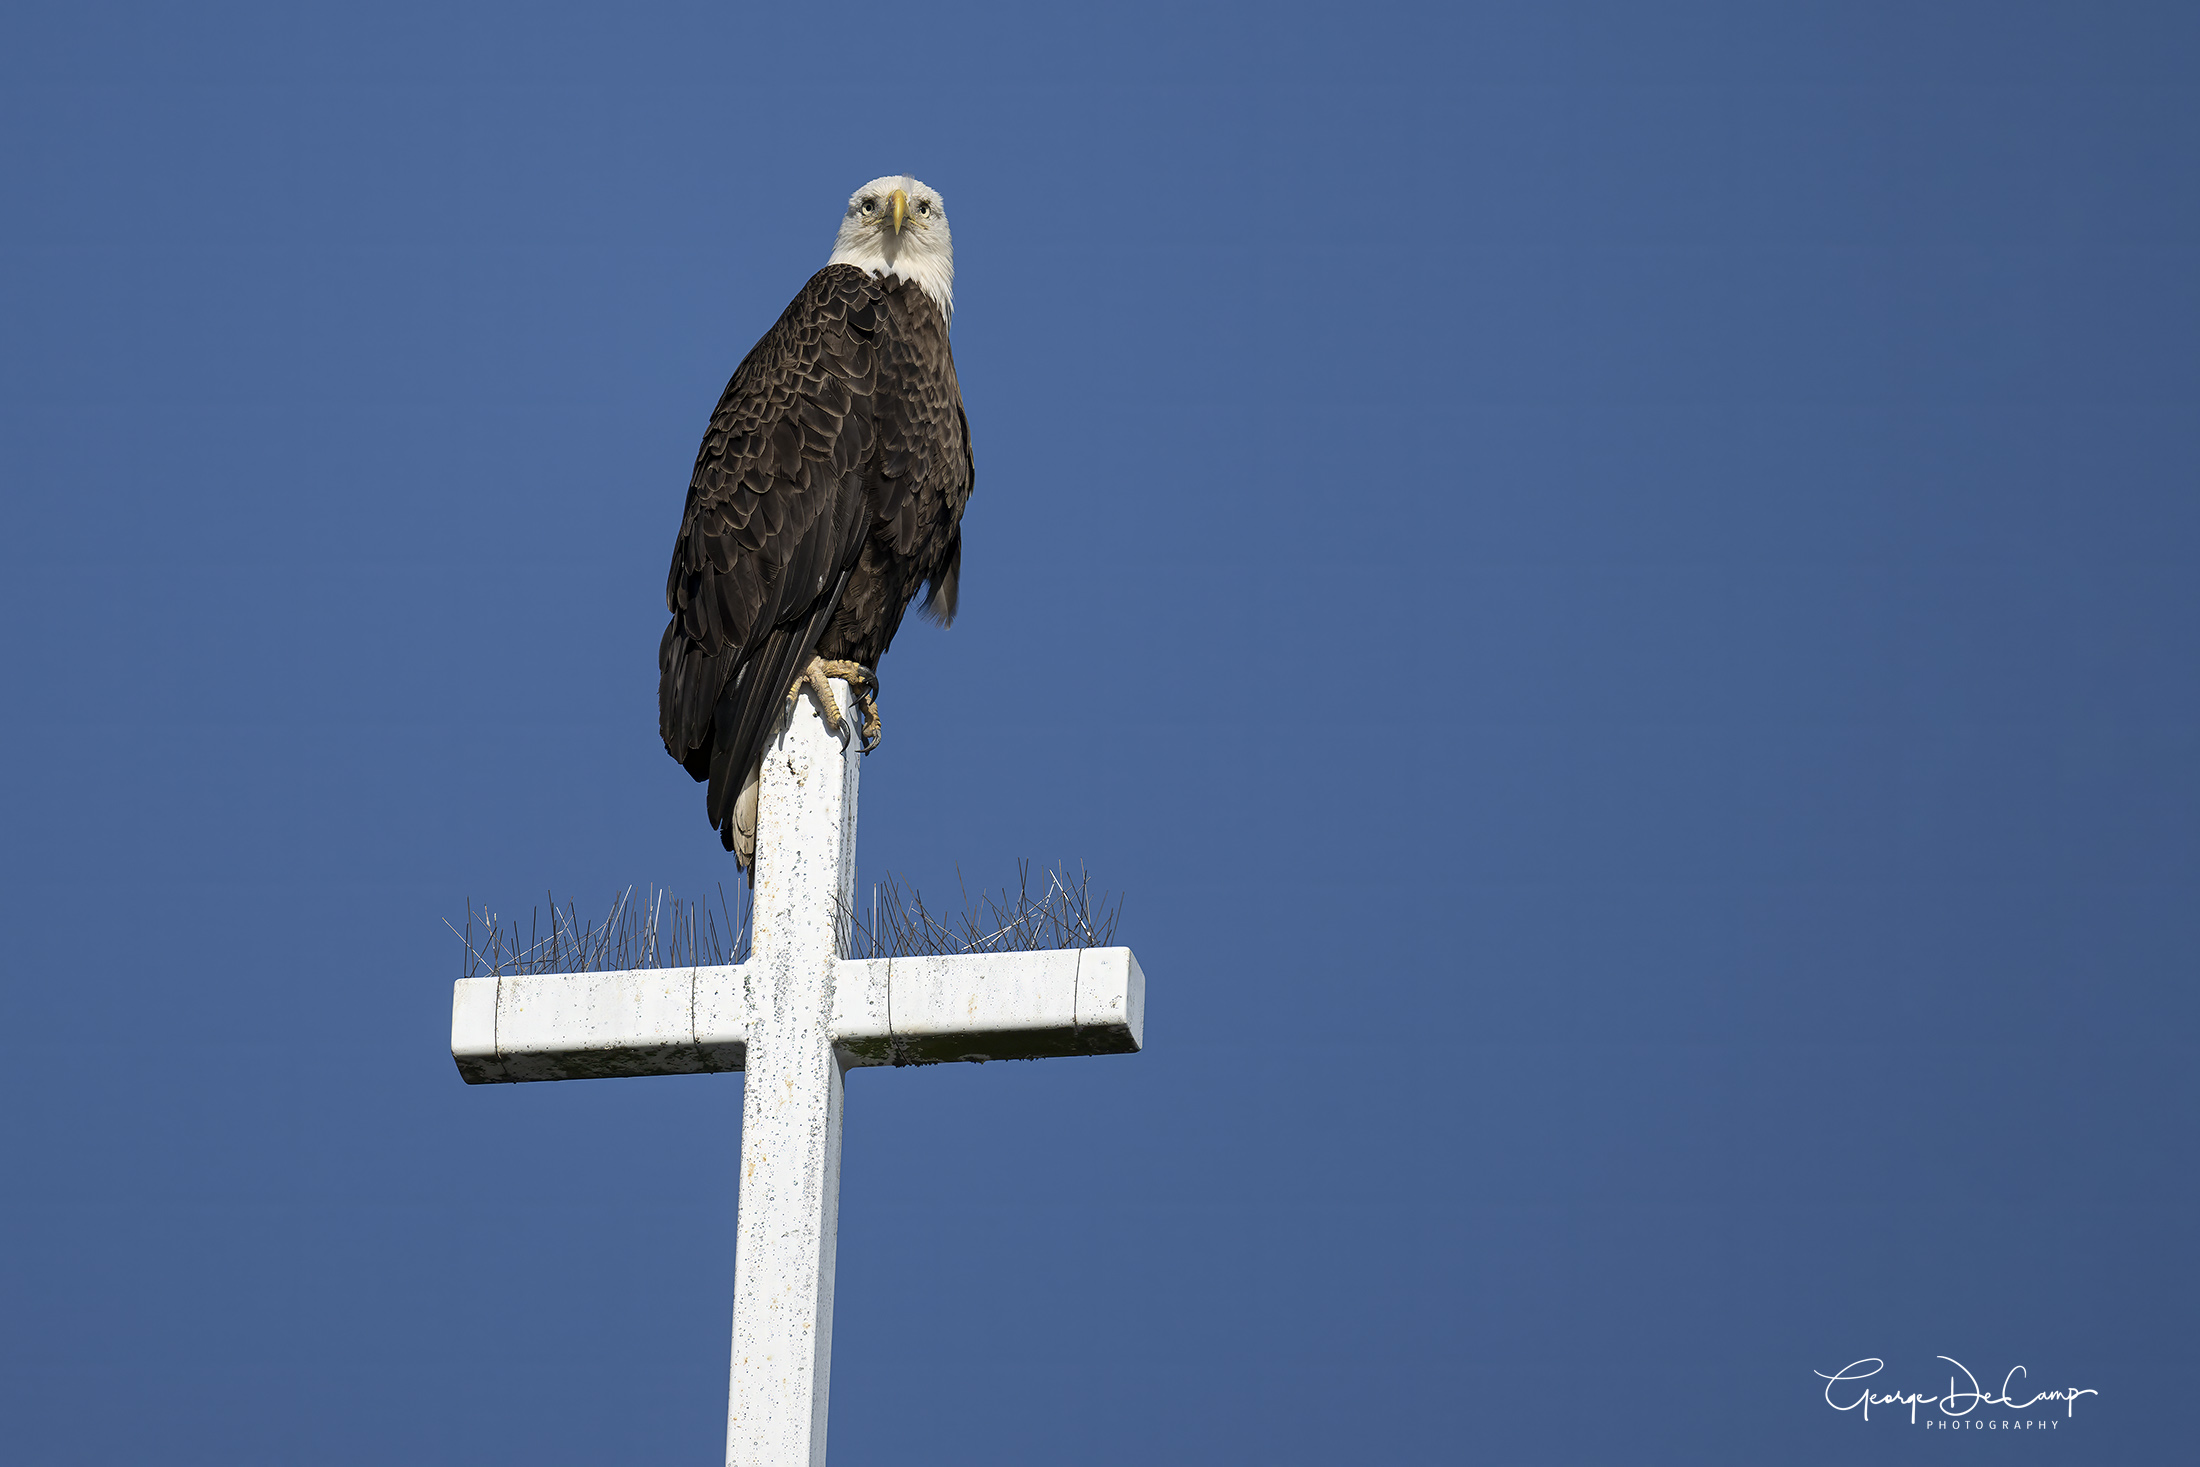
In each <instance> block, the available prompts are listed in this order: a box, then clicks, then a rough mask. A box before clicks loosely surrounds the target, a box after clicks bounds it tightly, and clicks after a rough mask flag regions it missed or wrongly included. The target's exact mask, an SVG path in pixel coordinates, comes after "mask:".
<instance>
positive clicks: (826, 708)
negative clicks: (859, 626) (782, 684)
mask: <svg viewBox="0 0 2200 1467" xmlns="http://www.w3.org/2000/svg"><path fill="white" fill-rule="evenodd" d="M836 677H837V678H839V679H840V680H841V681H843V682H845V683H847V685H848V687H849V689H850V691H851V692H853V693H854V694H855V702H856V707H857V708H859V709H861V710H862V712H863V731H862V734H861V735H860V737H861V738H862V740H863V747H862V748H861V750H860V751H859V752H861V753H865V754H868V753H870V752H871V751H872V750H873V749H875V748H877V747H878V744H879V717H878V674H876V673H874V672H872V671H871V669H869V668H868V667H865V666H864V665H863V664H862V663H860V662H843V661H839V660H837V659H835V660H830V661H829V660H827V659H826V658H823V657H812V658H811V659H810V665H809V666H808V667H805V668H804V669H802V676H801V677H799V678H796V679H795V684H794V686H793V687H792V688H790V689H788V690H787V696H789V697H793V696H794V695H795V694H796V693H798V692H800V691H801V690H802V689H803V687H805V686H807V687H808V688H809V690H810V691H811V692H813V693H815V694H816V695H817V707H818V711H819V712H821V713H823V714H824V715H825V726H826V727H827V728H829V729H831V730H832V731H833V732H834V733H839V732H840V731H841V725H842V722H843V720H842V718H841V714H840V704H839V702H838V701H837V700H835V699H834V697H833V688H832V683H831V682H830V681H829V679H832V678H836Z"/></svg>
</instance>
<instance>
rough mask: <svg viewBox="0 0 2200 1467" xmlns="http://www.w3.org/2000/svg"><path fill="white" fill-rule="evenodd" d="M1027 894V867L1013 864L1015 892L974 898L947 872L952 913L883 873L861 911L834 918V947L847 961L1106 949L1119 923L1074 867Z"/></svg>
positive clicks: (1117, 905) (1110, 905)
mask: <svg viewBox="0 0 2200 1467" xmlns="http://www.w3.org/2000/svg"><path fill="white" fill-rule="evenodd" d="M1040 874H1041V876H1042V877H1043V878H1044V885H1042V886H1041V887H1040V889H1039V893H1038V895H1036V896H1034V895H1033V894H1032V891H1031V885H1032V883H1031V863H1030V862H1029V861H1018V862H1017V863H1016V890H1015V891H1014V893H1011V892H1010V891H1009V889H1008V888H1007V887H1005V886H1004V887H1002V888H1001V889H1000V891H999V892H998V893H995V892H992V891H986V890H980V891H979V892H978V893H977V894H976V895H975V896H973V895H972V894H971V892H970V889H969V888H968V887H967V886H965V885H964V884H963V879H962V870H961V868H960V867H957V868H956V871H955V886H956V889H957V893H958V894H959V895H960V897H961V898H962V907H961V910H960V911H944V912H935V911H933V910H932V909H931V908H929V907H927V906H926V905H925V902H924V896H923V894H922V893H920V892H919V891H918V890H917V888H916V884H915V883H914V882H908V883H904V881H903V880H902V879H901V878H899V877H896V876H893V875H891V874H889V875H888V876H887V877H886V878H885V879H884V880H883V881H879V882H875V883H873V884H872V886H871V893H870V895H871V902H870V910H869V912H868V913H864V912H843V913H841V921H842V930H843V937H842V941H841V946H842V948H843V950H844V951H846V952H847V954H848V956H849V957H851V958H913V957H937V956H946V955H952V954H956V953H1021V952H1043V951H1050V950H1053V949H1058V948H1075V947H1110V946H1113V945H1114V941H1115V928H1116V924H1117V923H1118V922H1120V921H1121V920H1122V916H1123V898H1122V897H1121V896H1119V895H1118V896H1115V897H1114V898H1112V899H1111V898H1110V896H1109V894H1108V893H1107V892H1101V893H1100V894H1099V896H1097V897H1095V896H1094V895H1093V892H1092V876H1091V873H1089V872H1087V871H1086V870H1085V867H1084V863H1082V862H1079V863H1078V867H1077V875H1076V877H1075V878H1074V879H1072V878H1071V876H1070V874H1069V868H1068V867H1067V866H1057V867H1055V868H1054V869H1053V870H1050V871H1045V872H1042V873H1040Z"/></svg>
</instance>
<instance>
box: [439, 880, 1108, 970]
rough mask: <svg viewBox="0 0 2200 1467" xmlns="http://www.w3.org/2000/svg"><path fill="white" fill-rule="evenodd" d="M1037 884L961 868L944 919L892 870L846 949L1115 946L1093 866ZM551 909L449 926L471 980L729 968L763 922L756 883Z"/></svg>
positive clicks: (851, 916) (490, 915)
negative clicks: (985, 882) (982, 879)
mask: <svg viewBox="0 0 2200 1467" xmlns="http://www.w3.org/2000/svg"><path fill="white" fill-rule="evenodd" d="M1031 876H1032V872H1031V863H1030V862H1029V861H1027V860H1025V861H1018V862H1017V863H1016V888H1015V890H1014V891H1013V892H1011V891H1010V890H1009V888H1008V887H1006V886H1003V887H1002V888H1001V889H1000V890H999V891H998V892H994V891H990V890H983V889H981V890H980V891H979V892H977V894H976V895H972V894H971V892H970V890H969V888H968V887H967V886H965V885H964V884H963V879H962V872H961V869H960V868H957V870H956V872H955V884H956V888H957V892H958V894H959V895H960V897H961V899H962V905H961V909H960V910H959V911H952V910H943V911H934V910H933V909H932V908H930V907H929V906H927V905H926V904H925V900H924V897H923V894H922V893H921V892H919V891H918V890H917V887H916V884H915V883H914V882H912V881H908V880H907V879H906V878H903V877H899V876H895V875H893V874H891V873H889V874H888V875H887V876H886V877H885V878H883V879H882V880H880V881H876V882H873V883H872V884H871V888H870V902H869V908H868V910H867V911H843V912H841V914H840V918H841V932H842V937H841V948H842V951H844V952H845V953H847V955H848V956H849V957H851V958H903V957H930V956H938V955H947V954H955V953H1002V952H1041V951H1048V950H1052V949H1058V948H1079V947H1110V946H1113V945H1114V941H1115V929H1116V925H1117V923H1118V922H1119V921H1120V920H1121V919H1122V914H1123V899H1122V897H1121V896H1115V897H1113V898H1112V899H1111V897H1110V895H1109V894H1108V893H1106V892H1102V893H1100V894H1099V895H1098V896H1097V897H1095V896H1094V895H1093V892H1092V878H1091V875H1090V873H1088V872H1087V871H1086V870H1085V868H1084V866H1083V864H1082V863H1080V864H1079V865H1078V868H1077V874H1076V876H1075V877H1074V878H1072V877H1071V875H1070V873H1069V868H1068V867H1067V866H1066V865H1064V866H1057V867H1055V868H1054V869H1052V870H1048V871H1044V872H1041V873H1040V876H1041V878H1042V885H1041V886H1040V889H1039V892H1038V894H1037V895H1036V896H1035V895H1033V893H1032V890H1031V887H1032V881H1031ZM547 900H548V902H549V909H548V916H547V918H545V915H544V909H543V908H541V907H535V908H533V909H532V910H530V911H529V913H528V917H527V924H526V927H525V930H524V931H523V930H522V928H521V926H520V922H519V919H518V918H516V917H515V918H512V919H510V920H509V921H507V920H505V919H503V918H500V917H499V916H498V915H497V914H496V913H495V912H493V911H491V910H490V909H489V908H488V907H487V906H483V907H481V908H480V909H479V910H476V909H475V907H474V905H473V902H472V900H471V899H470V898H469V899H468V901H467V904H466V925H465V926H464V927H463V928H461V927H458V926H456V925H454V924H452V923H450V922H447V921H446V922H445V923H444V924H443V925H444V926H446V927H449V928H450V929H451V932H452V934H453V935H454V936H456V937H457V938H458V940H459V942H460V944H461V945H462V946H463V948H464V964H463V966H464V971H463V972H462V974H461V975H460V976H462V977H466V978H485V977H487V978H501V977H506V976H524V975H528V974H535V973H592V972H621V971H626V970H631V969H635V968H694V967H720V966H723V965H725V964H729V963H738V962H741V961H743V960H744V959H746V958H747V957H748V955H749V939H750V935H751V931H752V927H753V923H754V920H755V914H754V912H753V911H752V910H751V908H750V905H749V890H748V886H747V883H745V882H744V883H737V884H736V885H735V888H734V891H733V895H732V897H731V898H730V899H729V898H728V896H727V894H726V888H725V886H724V885H723V884H722V883H721V884H720V885H719V887H718V902H717V905H716V906H715V907H713V906H712V905H711V904H710V903H709V902H707V901H706V902H689V901H685V900H683V899H681V898H679V897H676V896H673V895H671V894H670V893H668V892H666V891H664V890H663V889H662V888H659V887H655V886H651V887H644V888H640V889H639V892H637V888H635V887H631V886H630V887H627V888H626V889H625V890H624V891H620V892H617V893H615V894H614V895H613V896H612V898H611V909H610V911H609V912H608V913H606V914H605V916H604V918H603V920H602V921H600V922H598V921H594V920H593V919H589V920H584V919H583V918H582V917H581V915H580V911H579V908H578V907H576V906H575V905H574V904H573V903H571V902H567V903H566V904H565V905H564V906H562V907H561V906H559V905H558V901H557V898H556V897H555V896H550V897H548V898H547Z"/></svg>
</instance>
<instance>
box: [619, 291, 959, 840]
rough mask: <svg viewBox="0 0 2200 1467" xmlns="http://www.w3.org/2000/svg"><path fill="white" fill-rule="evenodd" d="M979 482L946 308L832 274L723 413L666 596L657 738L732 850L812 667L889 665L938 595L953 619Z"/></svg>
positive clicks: (748, 366) (698, 460) (732, 391)
mask: <svg viewBox="0 0 2200 1467" xmlns="http://www.w3.org/2000/svg"><path fill="white" fill-rule="evenodd" d="M971 483H972V477H971V467H970V425H969V423H968V422H967V420H966V419H965V418H964V416H963V409H962V390H961V388H960V387H959V386H958V385H957V384H956V381H955V359H954V355H953V353H952V352H951V351H950V350H949V349H948V341H947V320H946V318H945V316H944V315H943V314H942V313H941V311H940V309H939V307H938V306H937V305H935V304H934V303H933V301H932V299H931V298H930V297H929V296H927V295H926V294H925V293H924V291H922V290H921V289H919V288H918V287H917V286H916V285H914V284H909V283H905V282H904V281H902V280H900V279H897V278H895V277H892V276H886V277H880V276H874V275H870V274H867V273H866V272H864V271H863V270H860V269H858V268H856V267H855V266H853V265H828V266H827V267H826V268H824V269H823V270H820V271H819V272H818V273H817V274H816V275H814V276H812V277H811V278H810V282H809V284H807V285H805V286H804V287H803V288H802V292H801V293H800V294H799V295H797V296H796V297H795V298H794V302H793V304H791V305H789V306H788V307H787V309H786V312H785V314H783V315H782V316H781V317H780V318H779V320H778V322H777V323H776V324H775V325H774V326H773V327H772V328H771V330H769V331H767V332H765V333H764V338H763V340H761V341H759V342H757V344H756V346H755V348H754V349H753V350H751V351H750V352H749V354H748V356H747V357H746V358H744V359H743V360H742V362H741V365H740V366H739V367H738V368H737V369H735V371H734V374H733V380H732V381H731V382H729V383H728V384H727V385H726V391H725V395H724V396H723V397H721V398H720V399H719V400H718V407H717V410H716V411H715V412H713V413H712V414H711V420H710V430H709V431H708V432H707V433H705V434H704V435H703V446H702V448H701V450H700V451H699V452H698V453H697V454H696V456H695V473H694V476H693V477H692V478H691V479H690V480H689V484H688V495H687V510H686V513H685V514H683V515H682V516H681V520H680V535H679V539H678V540H677V541H676V542H675V543H674V545H673V549H672V569H671V573H670V574H669V575H668V576H667V577H666V580H665V607H666V609H667V610H668V611H670V612H671V613H672V620H671V623H670V624H669V625H667V626H666V628H665V635H664V641H663V642H662V644H661V645H660V646H659V648H658V654H657V665H658V672H659V680H658V687H657V706H658V725H659V731H660V732H661V733H662V734H663V736H664V741H665V750H666V752H668V753H670V754H671V755H672V757H673V758H675V759H677V760H679V761H680V763H681V764H683V765H684V766H686V768H687V771H688V773H690V774H692V775H693V776H695V778H696V779H698V780H708V781H709V782H710V793H709V800H708V811H709V814H710V821H711V824H712V825H713V826H714V827H716V828H717V829H718V831H719V832H720V835H721V837H722V838H723V840H724V842H725V844H726V848H727V849H728V850H735V849H737V841H736V829H735V812H734V804H735V800H736V797H737V795H738V794H739V793H740V790H741V787H742V784H743V783H744V781H745V780H747V779H748V778H749V776H750V774H751V772H752V771H753V770H754V769H755V767H756V765H757V761H758V760H759V759H760V758H761V757H762V755H763V751H764V745H765V743H766V742H767V741H768V740H769V739H770V737H771V735H772V730H773V726H774V725H775V724H776V723H777V721H778V717H779V713H780V710H781V709H782V708H783V707H784V706H785V704H786V700H787V690H788V687H789V686H790V685H791V684H792V683H793V682H794V680H795V678H796V677H797V676H799V675H800V674H801V672H802V670H803V668H804V667H806V666H807V665H808V664H809V660H810V658H811V657H813V656H822V657H826V658H839V659H846V660H849V661H852V662H858V663H862V664H864V665H865V666H868V667H876V666H877V665H878V660H879V658H880V657H881V656H883V655H884V654H885V652H886V649H887V647H888V645H890V644H891V643H892V642H893V640H894V633H895V631H896V630H897V629H898V628H899V627H900V625H901V619H902V614H903V613H904V612H905V611H906V610H907V609H908V606H909V602H910V600H911V598H912V597H913V596H914V595H915V594H916V591H917V588H918V587H919V586H920V585H922V584H924V583H926V582H929V583H930V591H929V593H928V594H927V596H926V598H925V609H926V611H928V612H929V613H931V614H932V615H934V616H936V617H937V618H938V619H939V620H940V621H942V622H946V621H949V620H951V619H952V618H953V617H954V614H955V593H956V578H957V571H958V569H959V568H960V565H961V561H962V529H961V523H962V512H963V505H964V504H965V503H966V502H967V501H968V500H969V498H970V489H971ZM740 853H741V855H742V857H743V863H744V864H746V863H747V859H748V854H749V853H748V852H747V851H746V850H742V851H741V852H740Z"/></svg>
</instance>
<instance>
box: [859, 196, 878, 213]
mask: <svg viewBox="0 0 2200 1467" xmlns="http://www.w3.org/2000/svg"><path fill="white" fill-rule="evenodd" d="M877 207H878V200H877V199H865V200H864V201H863V212H864V213H866V214H868V213H870V212H871V211H872V210H873V209H876V208H877Z"/></svg>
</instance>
